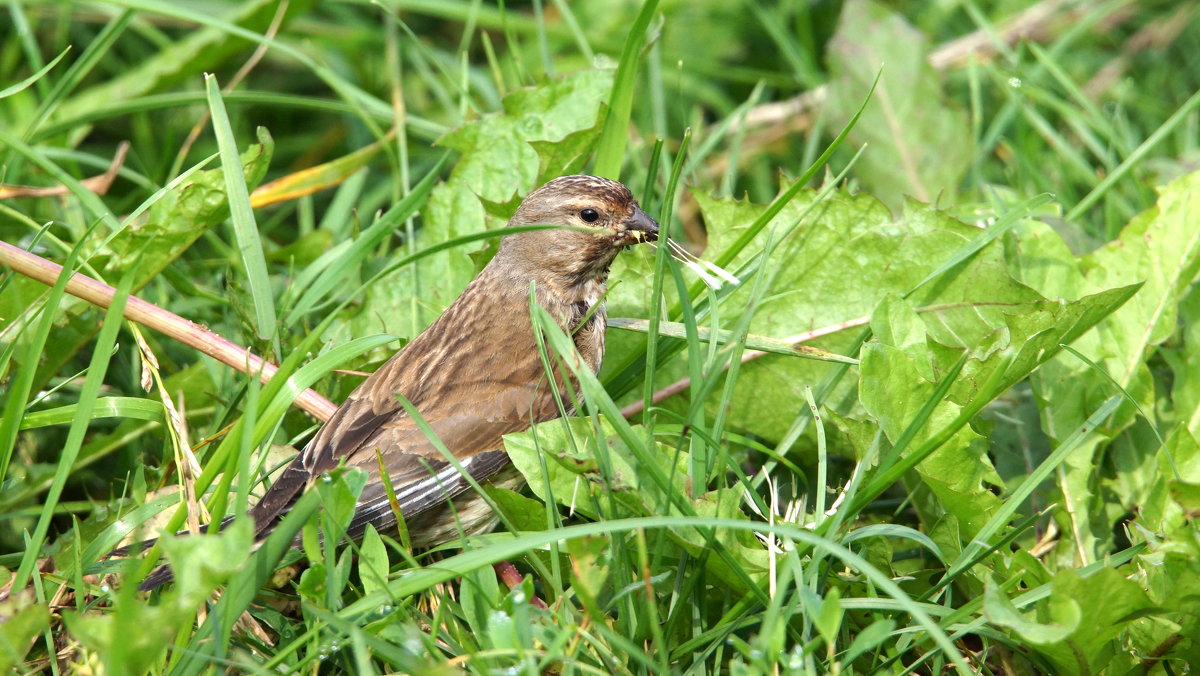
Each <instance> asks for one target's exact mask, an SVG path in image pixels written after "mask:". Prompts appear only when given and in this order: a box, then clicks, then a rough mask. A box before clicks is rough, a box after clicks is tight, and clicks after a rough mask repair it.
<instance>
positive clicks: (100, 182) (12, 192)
mask: <svg viewBox="0 0 1200 676" xmlns="http://www.w3.org/2000/svg"><path fill="white" fill-rule="evenodd" d="M128 152H129V141H121V142H120V143H119V144H117V152H116V153H115V154H114V155H113V159H112V162H110V163H109V164H108V169H106V170H105V171H104V173H103V174H100V175H99V176H93V177H91V178H85V179H83V180H82V181H80V182H79V184H80V185H82V186H83V187H85V188H87V189H88V190H91V191H92V192H94V193H96V194H97V195H103V194H105V193H107V192H108V189H109V188H110V187H112V184H113V181H114V180H116V178H117V172H119V171H120V170H121V166H122V165H124V164H125V154H126V153H128ZM70 192H71V191H70V189H68V188H67V186H65V185H55V186H47V187H39V186H31V185H0V200H2V199H8V198H11V197H57V196H59V195H67V194H69V193H70Z"/></svg>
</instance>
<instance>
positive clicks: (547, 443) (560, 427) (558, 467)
mask: <svg viewBox="0 0 1200 676" xmlns="http://www.w3.org/2000/svg"><path fill="white" fill-rule="evenodd" d="M600 446H603V448H604V449H605V450H603V451H601V450H600ZM504 447H505V449H506V450H507V451H508V454H509V457H510V458H512V461H513V464H514V465H515V466H516V468H517V469H518V470H519V471H520V472H521V474H522V475H524V476H525V479H526V481H528V482H529V486H530V488H531V489H532V490H533V492H534V494H535V495H537V496H538V497H539V498H541V499H542V500H549V498H550V496H549V493H548V492H547V490H546V487H547V484H549V486H550V489H551V490H552V491H553V493H554V499H555V500H557V501H558V503H559V504H560V505H563V506H565V507H568V508H569V509H570V510H571V511H573V512H578V513H580V514H583V515H585V516H588V517H590V518H601V517H603V518H609V519H611V518H618V517H620V516H633V515H637V516H641V515H647V514H654V513H656V512H663V513H666V514H679V513H680V510H679V509H678V508H677V507H676V506H673V505H672V506H671V507H670V508H669V509H668V508H666V507H663V506H664V505H667V504H669V503H668V501H667V499H666V497H665V496H663V495H662V494H661V490H660V489H659V488H658V487H657V483H656V482H654V481H652V480H650V479H649V478H648V476H647V475H648V472H647V469H646V468H645V467H639V466H638V461H637V458H636V457H635V455H634V453H633V452H632V451H631V450H629V448H628V446H627V445H626V444H625V441H624V440H623V439H622V438H621V437H620V436H619V435H618V434H617V433H616V431H615V430H614V429H613V428H612V426H611V425H610V424H609V423H608V422H607V420H602V422H601V426H600V434H599V435H597V434H596V430H595V429H594V421H592V420H591V419H582V418H566V419H562V420H556V421H551V422H548V423H542V424H540V425H536V426H534V427H533V428H532V429H530V430H529V431H527V432H520V433H517V434H509V435H506V436H505V437H504ZM539 453H540V455H541V457H539ZM649 457H650V458H651V460H652V461H653V462H656V463H658V464H659V467H658V470H659V471H660V472H662V473H663V474H665V475H667V476H668V477H669V478H670V480H671V482H672V487H673V490H675V491H677V492H679V493H680V494H683V495H691V490H690V489H689V488H688V487H689V485H690V483H691V482H690V480H689V478H688V474H687V472H688V466H689V462H690V460H689V457H688V454H687V453H680V452H676V451H675V449H673V448H671V447H670V446H667V445H665V444H659V445H656V446H655V448H653V449H651V450H650V454H649ZM543 458H544V460H545V464H546V472H547V473H546V474H545V475H544V474H543V472H542V459H543ZM742 497H743V496H742V491H741V489H740V488H739V489H721V490H716V491H710V492H707V493H703V494H701V495H698V496H696V497H695V498H694V499H692V500H691V508H692V510H693V511H694V512H695V515H696V516H701V517H712V518H718V519H745V518H746V516H745V514H744V513H743V512H742V510H741V504H742ZM674 535H675V538H676V541H677V542H678V543H679V544H680V546H682V547H684V548H685V549H687V550H688V551H689V552H691V553H692V554H699V553H700V552H701V551H703V550H704V549H705V548H707V547H708V546H709V544H708V538H707V537H706V536H705V535H704V534H703V533H701V532H700V531H698V530H696V529H691V528H688V529H681V530H679V531H676V532H674ZM717 539H718V540H719V541H720V542H721V543H722V544H723V545H724V546H725V547H726V548H728V549H729V550H730V551H731V552H733V553H734V554H733V555H734V557H735V558H736V560H737V561H738V563H739V565H741V566H742V567H743V569H744V570H745V572H746V573H749V574H751V575H752V576H753V575H757V574H759V573H761V572H763V571H765V570H766V569H767V553H766V551H765V549H764V548H763V546H762V545H761V543H759V542H758V541H757V540H755V539H753V538H747V537H745V534H744V533H742V534H735V533H730V532H727V531H724V532H721V533H719V534H718V536H717ZM708 566H709V570H710V571H712V572H713V573H715V574H717V575H719V576H721V578H722V579H723V580H725V581H726V582H727V583H728V584H732V585H738V586H739V587H740V586H741V585H742V581H741V580H740V579H739V577H738V576H737V575H735V574H734V573H733V572H732V571H730V570H729V569H728V563H727V562H726V561H724V560H722V559H721V557H717V556H711V557H709V559H708Z"/></svg>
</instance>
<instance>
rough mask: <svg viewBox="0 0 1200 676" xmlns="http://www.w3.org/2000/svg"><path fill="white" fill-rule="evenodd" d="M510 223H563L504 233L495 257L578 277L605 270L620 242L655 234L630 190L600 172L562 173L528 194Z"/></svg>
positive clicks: (624, 244)
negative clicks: (543, 228)
mask: <svg viewBox="0 0 1200 676" xmlns="http://www.w3.org/2000/svg"><path fill="white" fill-rule="evenodd" d="M508 224H509V225H510V226H520V225H538V224H547V225H562V226H574V227H570V228H550V229H546V230H537V231H533V232H525V233H518V234H514V235H509V236H508V237H505V238H504V240H503V241H502V243H501V245H500V251H499V253H498V254H497V256H498V257H505V258H510V259H514V261H513V262H521V263H527V264H532V265H534V266H537V267H542V268H545V269H547V270H553V271H555V272H557V273H560V274H562V275H564V276H568V277H571V276H578V277H579V278H581V279H582V278H585V277H597V276H603V275H605V274H607V272H608V267H609V265H611V264H612V261H613V259H614V258H616V255H617V253H619V252H620V251H621V249H623V248H624V247H627V246H630V245H632V244H637V243H639V242H653V241H655V240H657V239H658V223H657V222H656V221H655V220H654V219H653V218H650V216H648V215H647V214H646V212H645V211H642V208H641V207H640V206H638V203H637V200H635V199H633V194H632V193H630V192H629V189H628V188H626V187H625V186H623V185H621V184H620V183H618V182H616V181H611V180H609V179H607V178H600V177H598V176H562V177H560V178H556V179H554V180H552V181H550V182H548V183H546V184H545V185H543V186H542V187H540V188H538V189H537V190H534V191H533V192H531V193H529V195H528V196H527V197H526V198H525V200H524V201H523V202H521V206H520V207H519V208H518V209H517V213H515V214H513V217H512V219H511V220H509V222H508Z"/></svg>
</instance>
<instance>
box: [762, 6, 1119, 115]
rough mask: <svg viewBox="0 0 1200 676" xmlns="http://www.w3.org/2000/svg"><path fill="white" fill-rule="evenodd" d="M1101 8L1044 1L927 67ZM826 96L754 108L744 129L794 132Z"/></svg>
mask: <svg viewBox="0 0 1200 676" xmlns="http://www.w3.org/2000/svg"><path fill="white" fill-rule="evenodd" d="M1101 4H1103V3H1102V2H1101V1H1100V0H1088V1H1087V2H1075V1H1073V0H1043V2H1039V3H1037V4H1036V5H1034V6H1032V7H1030V8H1029V9H1026V10H1025V11H1023V12H1021V13H1020V14H1017V15H1016V16H1014V17H1013V18H1012V19H1010V20H1008V21H1006V22H1004V25H1003V26H1001V27H1000V28H999V29H998V30H997V31H995V32H993V31H989V30H985V29H979V30H977V31H974V32H972V33H968V34H967V35H964V36H962V37H960V38H956V39H954V40H951V41H950V42H947V43H944V44H942V45H941V46H940V47H938V48H937V49H935V50H933V51H932V52H930V54H929V65H931V66H933V67H934V69H936V70H939V71H944V70H948V69H950V68H953V67H955V66H959V65H962V64H963V63H966V62H967V61H968V60H969V59H971V58H985V59H986V58H990V57H992V56H994V55H995V54H996V53H998V52H999V45H1000V44H1003V45H1008V46H1012V45H1015V44H1016V43H1017V42H1019V41H1021V40H1044V39H1046V38H1048V37H1051V36H1052V35H1053V34H1054V33H1055V32H1056V30H1055V29H1054V28H1052V27H1057V26H1070V25H1072V24H1073V19H1075V18H1076V17H1080V16H1083V15H1085V14H1086V13H1088V12H1092V11H1095V10H1096V9H1097V8H1098V7H1099V6H1100V5H1101ZM1114 11H1115V10H1114ZM827 92H828V88H827V87H826V86H821V87H817V88H815V89H812V90H810V91H807V92H804V93H803V94H800V95H799V96H796V97H794V98H791V99H788V100H786V101H775V102H771V103H764V104H762V105H759V106H755V107H754V108H752V109H750V110H749V111H748V112H747V114H746V119H745V126H746V129H757V128H759V127H765V126H769V125H776V124H784V125H788V126H789V128H791V129H792V130H793V131H794V130H795V128H794V127H795V125H794V124H793V123H795V122H796V121H797V120H796V119H795V118H796V117H797V116H803V117H802V119H803V121H805V122H807V121H808V118H807V113H808V112H809V111H810V110H812V109H813V108H815V107H817V106H819V105H821V103H823V102H824V101H825V97H826V95H827Z"/></svg>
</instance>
